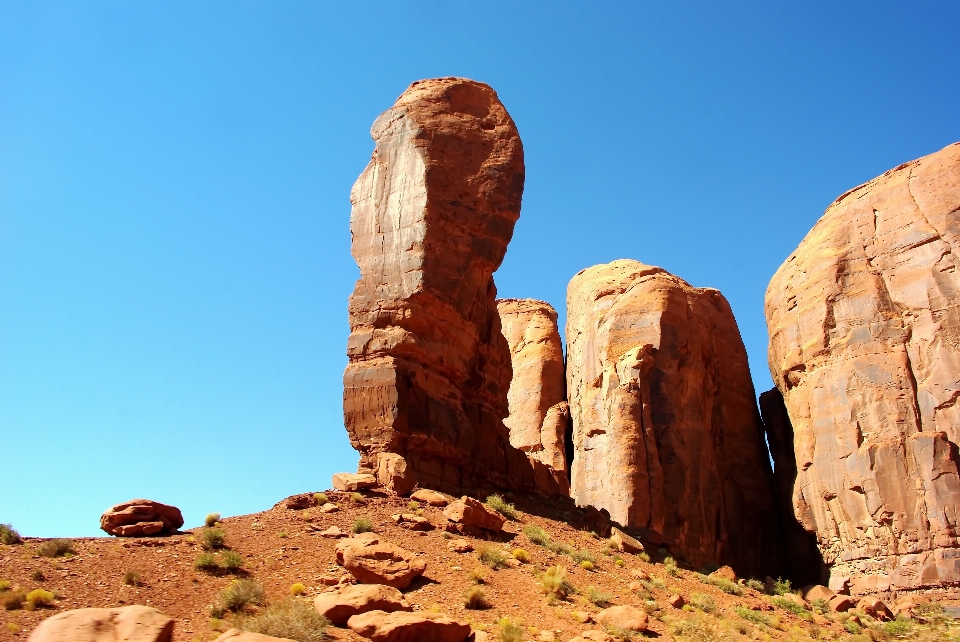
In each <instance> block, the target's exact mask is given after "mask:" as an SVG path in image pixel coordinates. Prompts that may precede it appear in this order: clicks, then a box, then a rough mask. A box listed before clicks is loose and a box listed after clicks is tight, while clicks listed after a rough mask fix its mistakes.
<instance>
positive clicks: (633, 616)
mask: <svg viewBox="0 0 960 642" xmlns="http://www.w3.org/2000/svg"><path fill="white" fill-rule="evenodd" d="M595 619H596V621H597V623H598V624H601V625H603V626H615V627H619V628H621V629H625V630H627V631H646V630H647V613H646V611H644V610H643V609H638V608H637V607H635V606H631V605H629V604H627V605H623V606H611V607H609V608H606V609H603V610H602V611H600V612H599V613H597V615H596V616H595Z"/></svg>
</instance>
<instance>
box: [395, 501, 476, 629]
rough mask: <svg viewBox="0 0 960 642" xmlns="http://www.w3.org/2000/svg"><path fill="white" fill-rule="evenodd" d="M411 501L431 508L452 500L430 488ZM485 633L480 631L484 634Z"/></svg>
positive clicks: (441, 505) (444, 504)
mask: <svg viewBox="0 0 960 642" xmlns="http://www.w3.org/2000/svg"><path fill="white" fill-rule="evenodd" d="M410 498H411V499H415V500H417V501H418V502H425V503H427V504H429V505H431V506H438V507H443V506H446V505H447V504H449V503H450V502H451V501H452V500H451V499H450V498H449V497H447V496H446V495H444V494H443V493H438V492H437V491H435V490H430V489H429V488H421V489H420V490H418V491H416V492H415V493H413V494H412V495H410ZM482 632H483V631H480V633H482Z"/></svg>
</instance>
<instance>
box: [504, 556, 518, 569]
mask: <svg viewBox="0 0 960 642" xmlns="http://www.w3.org/2000/svg"><path fill="white" fill-rule="evenodd" d="M503 563H504V564H506V565H507V566H509V567H510V568H520V567H521V566H523V562H521V561H520V560H518V559H515V558H513V557H508V558H506V559H505V560H503Z"/></svg>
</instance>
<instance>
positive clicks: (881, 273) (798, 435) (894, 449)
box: [766, 144, 960, 592]
mask: <svg viewBox="0 0 960 642" xmlns="http://www.w3.org/2000/svg"><path fill="white" fill-rule="evenodd" d="M958 235H960V144H954V145H951V146H949V147H947V148H945V149H943V150H941V151H939V152H937V153H935V154H932V155H930V156H926V157H924V158H921V159H919V160H916V161H912V162H910V163H906V164H904V165H901V166H900V167H897V168H895V169H893V170H890V171H889V172H887V173H886V174H884V175H883V176H880V177H878V178H876V179H874V180H872V181H870V182H868V183H866V184H864V185H861V186H859V187H857V188H855V189H853V190H851V191H849V192H847V193H846V194H844V195H842V196H841V197H840V198H838V199H837V200H836V201H835V202H834V203H833V204H832V205H831V206H830V207H829V208H827V211H826V213H825V214H824V215H823V217H822V218H821V219H820V220H819V221H818V222H817V224H816V225H815V226H814V228H813V229H812V230H811V231H810V233H809V234H807V236H806V238H805V239H804V240H803V242H801V244H800V246H799V247H798V248H797V250H796V251H795V252H794V253H793V254H792V255H791V256H790V257H789V258H788V259H787V261H786V262H785V263H784V264H783V265H782V266H781V267H780V269H779V270H777V273H776V274H775V275H774V277H773V279H772V280H771V282H770V286H769V287H768V288H767V295H766V315H767V327H768V331H769V335H770V348H769V362H770V372H771V374H772V375H773V379H774V381H775V382H776V385H777V387H778V388H779V389H780V391H781V392H782V393H783V397H784V400H785V402H786V407H787V409H788V410H789V414H790V419H791V421H792V424H793V429H794V432H795V445H796V449H795V450H796V452H795V456H796V465H797V470H798V471H799V472H798V477H797V481H796V484H795V486H794V489H793V505H794V510H795V513H796V516H797V518H798V519H799V520H800V521H801V523H802V524H803V525H804V526H805V528H806V529H807V530H810V531H813V532H816V534H817V536H818V539H819V543H820V548H821V550H822V551H823V553H824V557H825V560H826V561H827V563H832V564H833V569H832V576H833V581H834V582H842V581H843V578H844V577H850V578H852V581H853V589H854V591H855V592H856V591H876V590H885V589H887V588H913V587H921V586H936V585H943V584H948V583H954V582H958V581H960V540H958V533H957V522H958V511H960V478H958V474H957V461H958V457H957V444H958V440H960V409H958V407H957V404H956V401H957V398H958V397H960V380H958V378H960V299H958V297H957V293H958V292H960V275H958V272H957V264H958V261H957V255H956V254H955V253H954V252H953V248H954V247H957V246H958V244H960V236H958Z"/></svg>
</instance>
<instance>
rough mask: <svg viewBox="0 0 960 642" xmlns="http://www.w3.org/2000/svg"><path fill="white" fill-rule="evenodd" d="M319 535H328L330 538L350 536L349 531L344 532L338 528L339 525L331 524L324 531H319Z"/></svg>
mask: <svg viewBox="0 0 960 642" xmlns="http://www.w3.org/2000/svg"><path fill="white" fill-rule="evenodd" d="M320 536H321V537H329V538H331V539H339V538H341V537H350V534H349V533H344V532H343V531H342V530H340V527H339V526H331V527H330V528H328V529H327V530H325V531H320Z"/></svg>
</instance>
